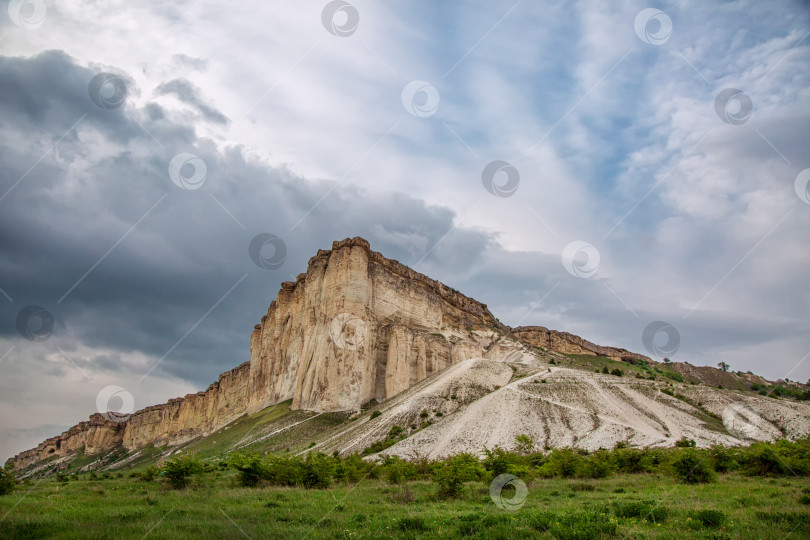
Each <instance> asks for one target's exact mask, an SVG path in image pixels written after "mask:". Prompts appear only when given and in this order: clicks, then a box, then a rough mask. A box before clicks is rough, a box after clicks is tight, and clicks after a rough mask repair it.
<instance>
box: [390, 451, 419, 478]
mask: <svg viewBox="0 0 810 540" xmlns="http://www.w3.org/2000/svg"><path fill="white" fill-rule="evenodd" d="M383 470H384V471H385V473H384V474H385V479H386V480H387V481H388V482H390V483H392V484H401V483H403V482H407V481H408V480H411V479H412V478H413V477H414V476H416V467H415V466H414V465H413V464H412V463H409V462H407V461H405V460H403V459H402V458H399V457H397V456H391V457H387V458H386V460H385V462H384V463H383Z"/></svg>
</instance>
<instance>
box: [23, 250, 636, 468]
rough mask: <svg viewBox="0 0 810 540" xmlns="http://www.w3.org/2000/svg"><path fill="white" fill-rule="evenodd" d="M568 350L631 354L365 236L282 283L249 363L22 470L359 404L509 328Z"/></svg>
mask: <svg viewBox="0 0 810 540" xmlns="http://www.w3.org/2000/svg"><path fill="white" fill-rule="evenodd" d="M508 331H511V332H512V334H513V335H515V336H516V337H518V338H519V339H523V340H525V341H526V342H527V343H530V344H532V345H535V346H539V347H544V348H547V349H551V350H554V351H558V352H563V353H582V354H601V355H605V356H610V357H612V358H624V357H634V358H642V359H646V357H642V356H641V355H634V354H633V353H629V352H628V351H625V350H623V349H613V348H609V347H599V346H597V345H594V344H593V343H590V342H588V341H586V340H584V339H581V338H579V337H577V336H572V335H570V334H565V333H560V332H554V331H551V330H548V329H546V328H542V327H520V328H515V329H510V328H508V327H505V326H503V325H501V324H500V323H499V322H498V321H497V319H495V317H493V316H492V314H491V313H490V312H489V310H488V309H487V308H486V306H485V305H483V304H481V303H480V302H477V301H475V300H473V299H471V298H468V297H466V296H464V295H463V294H461V293H459V292H458V291H456V290H454V289H452V288H450V287H447V286H446V285H444V284H442V283H440V282H438V281H435V280H433V279H430V278H429V277H427V276H425V275H422V274H420V273H418V272H415V271H414V270H412V269H410V268H408V267H406V266H404V265H402V264H400V263H399V262H397V261H394V260H390V259H386V258H385V257H383V256H382V255H381V254H379V253H377V252H374V251H371V249H370V247H369V244H368V242H367V241H366V240H364V239H362V238H353V239H346V240H343V241H340V242H334V243H333V245H332V249H331V250H320V251H319V252H318V254H317V255H316V256H315V257H313V258H312V259H310V261H309V264H308V268H307V271H306V273H304V274H300V275H299V276H298V278H297V279H296V280H295V282H285V283H283V284H282V286H281V290H280V291H279V292H278V296H277V298H276V300H275V301H274V302H272V303H271V304H270V307H269V309H268V311H267V314H266V315H265V316H264V317H262V318H261V321H260V324H257V325H256V326H255V328H254V330H253V333H252V335H251V337H250V362H246V363H244V364H242V365H240V366H238V367H236V368H235V369H232V370H231V371H228V372H226V373H223V374H222V375H220V377H219V380H218V381H217V382H215V383H213V384H212V385H211V386H209V387H208V389H207V390H206V391H205V392H198V393H196V394H189V395H187V396H185V397H182V398H177V399H172V400H170V401H169V402H168V403H165V404H162V405H155V406H152V407H147V408H145V409H142V410H140V411H137V412H135V413H134V414H133V415H132V416H131V417H130V418H128V419H117V420H120V421H118V422H115V421H111V420H109V419H106V418H105V417H103V416H102V415H100V414H97V415H93V416H92V417H91V418H90V421H89V422H82V423H80V424H78V425H77V426H74V427H73V428H71V429H70V430H68V431H66V432H64V433H63V434H62V435H59V436H57V437H53V438H51V439H48V440H47V441H45V442H43V443H41V444H40V445H39V446H38V447H37V448H34V449H32V450H28V451H26V452H23V453H21V454H19V455H18V456H16V457H15V458H14V462H15V465H16V466H17V467H18V468H25V467H28V466H30V465H32V464H35V463H37V462H39V461H42V460H45V459H48V458H50V457H54V456H64V455H67V454H69V453H72V452H75V451H76V450H79V449H82V448H83V449H84V452H85V453H87V454H96V453H100V452H104V451H108V450H111V449H113V448H116V447H118V446H123V447H124V448H126V449H127V450H133V449H138V448H143V447H146V446H152V445H176V444H182V443H183V442H186V441H188V440H190V439H193V438H195V437H199V436H202V435H207V434H209V433H211V432H213V431H216V430H217V429H219V428H220V427H222V426H224V425H226V424H228V423H230V422H231V421H233V420H234V419H236V418H238V417H239V416H240V415H243V414H245V413H252V412H255V411H258V410H261V409H263V408H265V407H267V406H270V405H273V404H276V403H279V402H281V401H285V400H288V399H292V408H293V409H306V410H312V411H317V412H327V411H347V410H359V409H360V408H361V406H362V405H363V404H365V403H367V402H368V401H371V400H377V401H383V400H386V399H389V398H391V397H393V396H395V395H397V394H399V393H401V392H403V391H404V390H406V389H408V388H410V387H411V386H413V385H415V384H417V383H419V382H420V381H422V380H423V379H425V378H426V377H429V376H430V375H432V374H434V373H437V372H440V371H442V370H445V369H446V368H448V367H449V366H452V365H454V364H458V363H459V362H461V361H463V360H466V359H469V358H489V359H496V360H497V359H503V358H504V357H505V356H507V355H509V354H512V353H513V352H514V349H513V348H510V347H504V346H502V343H501V340H502V336H503V334H504V333H506V332H508Z"/></svg>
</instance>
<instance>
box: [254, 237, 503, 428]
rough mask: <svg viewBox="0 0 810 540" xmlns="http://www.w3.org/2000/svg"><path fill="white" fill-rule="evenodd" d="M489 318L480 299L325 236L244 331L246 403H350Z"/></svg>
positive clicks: (465, 353)
mask: <svg viewBox="0 0 810 540" xmlns="http://www.w3.org/2000/svg"><path fill="white" fill-rule="evenodd" d="M499 326H500V325H499V323H498V322H497V321H496V320H495V318H494V317H493V316H492V315H491V314H490V313H489V311H488V310H487V309H486V307H484V306H483V305H482V304H481V303H479V302H476V301H475V300H472V299H471V298H467V297H466V296H464V295H462V294H461V293H459V292H458V291H455V290H453V289H451V288H449V287H447V286H445V285H443V284H441V283H439V282H438V281H434V280H432V279H430V278H428V277H427V276H424V275H422V274H419V273H417V272H414V271H413V270H411V269H410V268H408V267H406V266H404V265H402V264H400V263H398V262H396V261H392V260H389V259H386V258H385V257H383V256H382V255H380V254H379V253H376V252H373V251H371V250H370V249H369V245H368V242H366V241H365V240H363V239H362V238H354V239H352V240H344V241H342V242H335V244H334V245H333V247H332V250H331V251H320V252H318V254H317V255H316V256H315V257H313V258H312V259H311V260H310V261H309V267H308V269H307V272H306V273H305V274H301V275H299V276H298V279H296V281H295V282H294V283H293V282H288V283H284V284H282V288H281V291H279V294H278V298H277V300H276V301H275V302H273V303H271V304H270V309H269V310H268V311H267V315H266V316H264V317H262V320H261V324H258V325H256V328H255V329H254V331H253V335H252V336H251V356H250V371H251V377H250V379H251V398H250V405H249V407H248V411H249V412H253V411H257V410H259V409H262V408H264V407H266V406H268V405H271V404H273V403H278V402H279V401H283V400H286V399H292V400H293V405H292V406H293V408H294V409H298V408H300V409H308V410H313V411H319V412H320V411H335V410H357V409H359V408H360V406H361V405H362V404H363V403H366V402H368V401H370V400H372V399H376V400H378V401H382V400H384V399H387V398H389V397H391V396H393V395H396V394H398V393H399V392H401V391H403V390H405V389H406V388H408V387H409V386H411V385H412V384H415V383H416V382H419V381H421V380H422V379H424V378H425V377H427V376H428V375H431V374H432V373H435V372H437V371H441V370H443V369H445V368H446V367H448V366H450V365H452V364H453V363H456V362H458V361H460V360H462V359H465V358H469V357H471V356H483V353H484V348H485V347H486V346H488V345H489V344H490V343H491V341H492V339H493V337H489V338H488V339H487V338H483V337H481V335H480V332H479V333H478V334H476V333H474V331H475V330H479V331H480V330H482V329H487V328H490V329H497V328H498V327H499Z"/></svg>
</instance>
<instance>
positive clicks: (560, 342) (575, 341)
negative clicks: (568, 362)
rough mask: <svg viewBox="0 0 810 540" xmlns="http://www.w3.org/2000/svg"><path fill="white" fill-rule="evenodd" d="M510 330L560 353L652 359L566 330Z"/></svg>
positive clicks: (536, 328) (612, 357)
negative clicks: (601, 343) (605, 345)
mask: <svg viewBox="0 0 810 540" xmlns="http://www.w3.org/2000/svg"><path fill="white" fill-rule="evenodd" d="M511 332H512V335H513V336H515V337H516V338H518V339H520V340H523V341H525V342H526V343H528V344H530V345H534V346H535V347H542V348H544V349H549V350H551V351H555V352H559V353H562V354H590V355H596V356H606V357H608V358H611V359H613V360H624V361H631V362H633V361H643V362H647V363H652V360H651V359H650V358H649V357H647V356H644V355H643V354H636V353H633V352H630V351H628V350H627V349H617V348H615V347H603V346H601V345H597V344H595V343H591V342H590V341H588V340H587V339H583V338H581V337H579V336H575V335H573V334H569V333H568V332H557V331H556V330H549V329H548V328H545V327H543V326H518V327H517V328H512V329H511Z"/></svg>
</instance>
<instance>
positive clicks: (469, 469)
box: [433, 454, 486, 497]
mask: <svg viewBox="0 0 810 540" xmlns="http://www.w3.org/2000/svg"><path fill="white" fill-rule="evenodd" d="M485 474H486V471H485V470H484V468H483V467H481V465H480V463H479V462H478V458H477V457H475V456H473V455H472V454H457V455H455V456H452V457H449V458H447V459H445V460H444V461H443V462H442V463H441V464H439V465H438V466H437V467H436V468H435V469H434V471H433V482H434V483H436V484H437V485H438V486H439V497H458V496H459V495H461V490H462V489H463V488H464V483H465V482H469V481H472V480H478V479H480V478H482V477H483V476H484V475H485Z"/></svg>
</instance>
